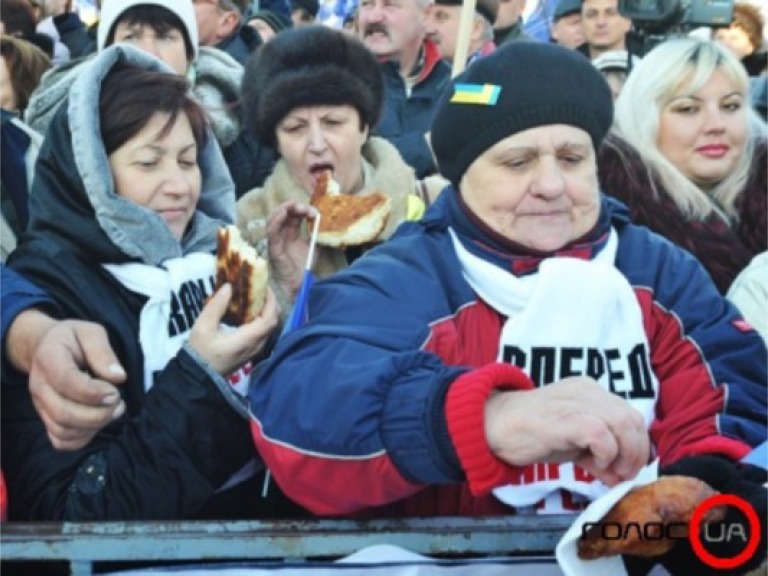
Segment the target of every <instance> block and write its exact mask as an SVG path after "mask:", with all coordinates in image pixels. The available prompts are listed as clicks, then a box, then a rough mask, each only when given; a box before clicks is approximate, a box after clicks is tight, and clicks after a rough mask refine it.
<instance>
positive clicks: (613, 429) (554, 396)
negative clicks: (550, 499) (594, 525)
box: [485, 376, 650, 486]
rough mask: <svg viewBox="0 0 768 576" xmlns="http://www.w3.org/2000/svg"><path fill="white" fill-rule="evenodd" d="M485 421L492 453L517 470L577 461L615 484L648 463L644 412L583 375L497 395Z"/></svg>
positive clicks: (494, 396) (487, 404)
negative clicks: (517, 467) (538, 463)
mask: <svg viewBox="0 0 768 576" xmlns="http://www.w3.org/2000/svg"><path fill="white" fill-rule="evenodd" d="M485 423H486V424H485V429H486V430H485V431H486V437H487V439H488V445H489V446H490V448H491V451H492V452H493V453H494V454H495V455H496V456H497V457H498V458H500V459H501V460H503V461H505V462H508V463H509V464H512V465H515V466H524V465H527V464H533V463H535V462H573V463H574V464H576V465H578V466H581V467H582V468H584V469H585V470H587V471H588V472H589V473H590V474H592V475H593V476H595V477H596V478H597V479H599V480H600V481H602V482H603V483H604V484H606V485H608V486H613V485H615V484H618V483H619V482H621V481H623V480H627V479H629V478H633V477H634V476H635V475H636V474H637V472H638V471H639V470H640V468H642V467H643V466H644V465H645V464H647V462H648V457H649V451H650V444H649V439H648V432H647V430H646V428H645V422H644V420H643V417H642V415H641V414H640V412H638V411H637V410H636V409H635V408H633V407H632V406H631V405H630V404H629V403H628V402H627V401H626V400H623V399H621V398H619V397H618V396H616V395H615V394H611V393H610V392H608V391H607V390H605V389H604V388H603V387H602V386H600V385H599V384H598V383H597V382H595V381H594V380H593V379H591V378H588V377H584V376H576V377H572V378H565V379H563V380H560V381H558V382H554V383H552V384H548V385H547V386H544V387H542V388H537V389H535V390H527V391H514V392H497V393H495V394H493V395H492V396H491V397H490V398H489V400H488V402H487V403H486V407H485Z"/></svg>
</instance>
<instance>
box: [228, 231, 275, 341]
mask: <svg viewBox="0 0 768 576" xmlns="http://www.w3.org/2000/svg"><path fill="white" fill-rule="evenodd" d="M216 240H217V246H216V287H215V289H216V290H218V289H219V288H221V286H222V285H223V284H225V283H226V282H229V283H230V284H231V285H232V299H231V300H230V302H229V306H228V307H227V312H226V314H225V315H224V317H223V318H222V322H224V323H225V324H230V325H232V326H240V325H241V324H246V323H248V322H251V321H253V319H254V318H256V316H258V315H259V313H260V312H261V309H262V308H263V307H264V303H265V301H266V297H267V280H268V266H267V261H266V260H265V259H264V258H262V257H260V256H259V255H258V253H257V252H256V249H255V248H254V247H253V246H251V245H250V244H248V243H247V242H246V241H245V240H243V238H242V236H240V230H238V228H237V226H226V227H224V228H219V230H218V233H217V238H216Z"/></svg>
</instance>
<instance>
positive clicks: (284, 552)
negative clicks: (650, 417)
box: [0, 516, 573, 576]
mask: <svg viewBox="0 0 768 576" xmlns="http://www.w3.org/2000/svg"><path fill="white" fill-rule="evenodd" d="M571 522H573V517H572V516H537V517H534V518H531V517H525V516H498V517H487V518H463V517H461V518H460V517H440V518H428V519H421V518H419V519H415V518H409V519H400V520H295V521H294V520H276V521H219V522H217V521H205V522H203V521H195V522H94V523H68V522H65V523H48V522H46V523H38V522H30V523H27V522H16V523H13V522H12V523H7V524H3V525H2V526H0V557H2V560H3V562H6V561H10V562H13V561H32V560H34V561H57V560H58V561H62V560H63V561H68V562H69V563H70V569H71V574H72V575H73V576H90V575H91V574H93V573H94V571H93V570H94V566H93V565H94V563H95V562H99V561H102V562H104V561H109V562H115V561H118V562H121V561H136V562H139V561H140V562H146V561H163V562H166V561H201V560H205V561H209V560H272V561H274V560H303V559H307V558H338V557H341V556H346V555H348V554H351V553H353V552H355V551H357V550H360V549H362V548H365V547H367V546H372V545H375V544H384V543H386V544H392V545H396V546H401V547H403V548H406V549H408V550H411V551H413V552H416V553H419V554H426V555H430V556H443V557H445V556H457V555H462V556H463V555H470V556H474V555H478V556H510V555H523V556H532V555H541V554H551V553H552V552H553V550H554V549H555V545H556V544H557V541H558V540H559V539H560V537H561V536H562V535H563V534H564V533H565V531H566V530H567V529H568V527H569V526H570V523H571Z"/></svg>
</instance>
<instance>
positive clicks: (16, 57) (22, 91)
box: [0, 35, 51, 112]
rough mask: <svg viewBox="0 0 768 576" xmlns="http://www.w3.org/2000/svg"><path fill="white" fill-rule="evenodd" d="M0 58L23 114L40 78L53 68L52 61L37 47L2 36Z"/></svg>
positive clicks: (0, 38) (24, 41)
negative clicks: (2, 59)
mask: <svg viewBox="0 0 768 576" xmlns="http://www.w3.org/2000/svg"><path fill="white" fill-rule="evenodd" d="M0 56H2V57H3V58H4V59H5V65H6V66H7V67H8V76H9V79H10V82H11V88H12V89H13V92H14V94H15V95H16V107H17V109H18V111H19V112H23V111H24V109H25V108H26V107H27V104H28V103H29V97H30V95H31V94H32V92H34V90H35V88H37V86H38V84H40V78H42V77H43V74H44V73H45V71H46V70H48V69H49V68H50V67H51V60H50V58H48V56H47V55H46V54H45V52H43V51H42V50H40V48H38V47H37V46H35V45H34V44H32V43H31V42H27V41H26V40H22V39H21V38H14V37H12V36H5V35H3V36H0Z"/></svg>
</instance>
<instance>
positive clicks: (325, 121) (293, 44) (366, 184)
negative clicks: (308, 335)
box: [237, 26, 447, 313]
mask: <svg viewBox="0 0 768 576" xmlns="http://www.w3.org/2000/svg"><path fill="white" fill-rule="evenodd" d="M242 94H243V108H244V114H245V121H246V123H247V125H248V126H249V127H250V128H251V130H252V131H253V132H254V133H255V134H256V136H257V137H258V138H259V140H260V141H261V142H263V143H264V144H266V145H268V146H273V147H275V149H276V150H277V151H278V153H279V154H280V159H279V160H278V162H277V164H276V166H275V169H274V171H273V172H272V175H271V176H270V177H269V178H268V179H267V180H266V182H265V183H264V186H263V187H261V188H257V189H254V190H252V191H250V192H248V193H247V194H246V195H245V196H243V197H242V198H240V200H239V201H238V205H237V224H238V226H239V227H240V229H241V231H242V232H243V235H244V236H245V237H246V239H247V240H248V241H249V242H251V243H252V244H254V245H256V246H257V247H259V248H260V249H261V250H262V251H263V250H264V248H265V246H264V243H265V239H266V236H267V232H266V229H267V220H268V218H270V217H271V216H274V217H273V219H272V223H271V225H275V220H277V221H278V222H279V221H283V222H284V221H286V220H289V219H290V218H291V214H293V215H296V213H295V212H292V210H293V208H294V207H295V206H296V205H301V204H307V203H308V202H309V199H310V196H311V194H312V192H313V190H314V186H315V179H316V177H317V175H318V173H319V172H320V171H322V170H326V169H330V170H332V171H333V178H334V180H335V181H336V182H337V183H338V184H339V187H340V192H341V193H342V194H353V195H354V194H365V193H370V192H373V191H380V192H383V193H384V194H386V195H387V196H389V198H390V200H391V206H392V208H391V212H390V215H389V218H388V220H387V223H386V225H385V227H384V229H383V230H382V232H381V233H380V234H379V236H378V237H377V238H376V240H375V242H374V243H379V242H382V241H384V240H387V239H388V238H389V237H390V236H391V235H392V234H393V233H394V231H395V229H396V228H397V227H398V226H399V225H400V224H401V223H402V222H405V221H407V220H415V219H418V218H419V217H420V216H421V214H422V213H423V212H424V209H425V207H426V206H428V205H429V204H430V203H431V202H432V201H433V200H434V199H435V198H436V197H437V195H438V194H439V192H440V190H441V189H442V188H443V186H444V185H445V184H446V183H447V182H446V181H445V180H443V179H442V178H440V177H436V178H431V179H429V180H428V181H427V180H425V181H419V180H417V179H416V176H415V174H414V172H413V169H412V168H410V167H409V166H408V165H407V164H406V163H405V162H404V161H403V159H402V157H401V156H400V154H399V153H398V152H397V150H396V149H395V148H394V147H393V146H392V145H391V144H390V143H388V142H387V141H386V140H384V139H382V138H378V137H371V136H370V132H371V130H373V128H374V127H375V126H376V124H377V122H378V120H379V117H380V115H381V110H382V106H383V100H384V84H383V78H382V75H381V70H380V68H379V64H378V62H377V61H376V58H375V56H373V55H372V54H371V52H370V51H369V50H368V49H367V48H366V47H365V46H364V45H363V44H362V43H361V42H360V41H359V40H358V39H356V38H353V37H351V36H349V35H346V34H344V33H342V32H340V31H337V30H332V29H329V28H325V27H321V26H312V27H306V28H297V29H292V30H286V31H284V32H282V33H281V34H279V35H278V36H277V37H276V38H274V39H273V40H272V41H270V42H269V43H268V44H266V45H264V46H263V47H262V48H261V49H260V50H259V52H258V53H257V54H256V55H255V56H254V57H253V58H252V59H251V60H250V61H249V62H248V64H247V66H246V70H245V75H244V77H243V88H242ZM286 202H292V204H290V205H289V206H290V207H291V208H289V209H287V210H286V208H285V206H286V205H285V203H286ZM278 209H279V210H278ZM299 214H302V215H303V214H305V212H300V213H299ZM278 225H279V224H278ZM302 234H303V235H304V236H305V237H307V236H308V232H307V230H306V229H303V230H302ZM366 247H367V246H366ZM366 247H350V248H348V249H341V248H331V247H327V246H322V247H319V250H318V252H317V259H316V261H315V263H314V266H313V272H314V273H315V274H316V276H318V277H319V278H324V277H327V276H329V275H331V274H333V273H335V272H337V271H339V270H341V269H343V268H345V267H346V266H348V265H349V264H350V263H351V262H352V261H353V260H354V259H355V258H356V257H358V256H359V255H360V254H361V252H362V251H364V250H365V248H366ZM298 264H299V263H297V267H296V270H297V271H299V272H300V271H301V270H303V264H304V263H303V262H301V263H300V265H298ZM273 275H274V276H275V277H277V278H281V279H282V280H283V282H282V285H284V286H293V287H295V288H298V285H299V284H300V278H301V277H300V275H296V276H295V277H294V279H293V280H288V279H286V278H285V277H284V276H285V275H284V274H282V273H281V270H279V269H276V268H275V267H274V266H273ZM273 289H275V292H276V294H277V296H278V300H279V301H280V303H281V307H282V309H283V312H284V313H287V312H288V311H290V304H291V300H292V297H293V296H292V295H290V294H285V293H283V292H282V291H281V289H280V287H279V286H275V285H273ZM289 292H290V289H289Z"/></svg>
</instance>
